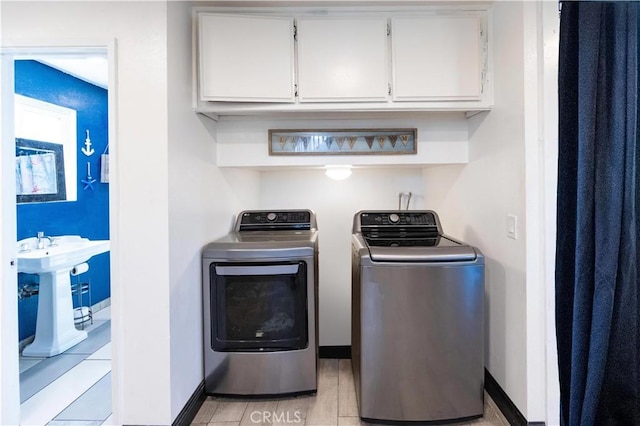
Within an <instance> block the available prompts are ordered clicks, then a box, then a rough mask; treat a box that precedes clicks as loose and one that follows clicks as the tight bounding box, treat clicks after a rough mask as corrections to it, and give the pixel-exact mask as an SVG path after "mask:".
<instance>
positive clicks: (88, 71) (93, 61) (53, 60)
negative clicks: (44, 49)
mask: <svg viewBox="0 0 640 426" xmlns="http://www.w3.org/2000/svg"><path fill="white" fill-rule="evenodd" d="M31 59H34V60H36V61H38V62H42V63H43V64H45V65H48V66H50V67H52V68H55V69H57V70H59V71H62V72H64V73H66V74H69V75H72V76H74V77H76V78H79V79H81V80H84V81H86V82H88V83H91V84H93V85H96V86H98V87H102V88H103V89H108V87H109V67H108V64H107V58H106V56H104V55H91V56H73V57H70V56H64V55H60V56H55V55H46V56H42V57H33V58H31Z"/></svg>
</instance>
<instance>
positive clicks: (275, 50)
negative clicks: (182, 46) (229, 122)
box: [198, 13, 295, 102]
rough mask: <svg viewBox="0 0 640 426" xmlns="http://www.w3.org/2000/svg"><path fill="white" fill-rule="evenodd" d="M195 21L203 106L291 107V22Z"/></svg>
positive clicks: (203, 17)
mask: <svg viewBox="0 0 640 426" xmlns="http://www.w3.org/2000/svg"><path fill="white" fill-rule="evenodd" d="M198 18H199V26H198V29H199V41H200V43H199V61H200V62H199V70H198V71H199V82H200V99H201V100H203V101H235V102H294V100H295V97H294V95H295V90H294V80H293V71H294V36H293V18H289V17H263V16H247V15H244V16H242V15H229V14H212V13H200V14H199V15H198Z"/></svg>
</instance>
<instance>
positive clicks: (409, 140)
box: [269, 129, 418, 155]
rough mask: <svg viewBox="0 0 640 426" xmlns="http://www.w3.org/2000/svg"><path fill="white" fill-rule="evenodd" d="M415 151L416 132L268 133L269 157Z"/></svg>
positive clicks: (270, 131) (272, 130) (414, 130)
mask: <svg viewBox="0 0 640 426" xmlns="http://www.w3.org/2000/svg"><path fill="white" fill-rule="evenodd" d="M397 141H400V142H401V143H396V142H397ZM299 142H300V143H299ZM334 142H335V143H334ZM345 142H347V143H345ZM417 152H418V130H417V129H346V130H297V129H270V130H269V155H363V154H367V155H372V154H373V155H387V154H416V153H417Z"/></svg>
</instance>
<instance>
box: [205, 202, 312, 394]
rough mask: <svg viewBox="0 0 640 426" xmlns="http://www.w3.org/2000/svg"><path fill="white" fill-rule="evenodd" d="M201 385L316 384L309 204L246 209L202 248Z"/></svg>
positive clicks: (280, 387) (252, 388)
mask: <svg viewBox="0 0 640 426" xmlns="http://www.w3.org/2000/svg"><path fill="white" fill-rule="evenodd" d="M202 268H203V269H202V276H203V303H204V309H203V313H204V315H203V317H204V368H205V389H206V392H207V393H208V394H212V395H263V396H268V395H285V394H301V393H313V392H316V390H317V368H318V337H317V336H318V331H317V328H318V306H317V301H318V232H317V225H316V218H315V214H314V213H313V212H312V211H311V210H287V211H284V210H281V211H244V212H241V213H240V214H239V215H238V217H237V219H236V223H235V226H234V230H233V232H231V233H230V234H228V235H227V236H225V237H223V238H221V239H219V240H216V241H214V242H212V243H210V244H208V245H207V246H206V247H205V249H204V251H203V255H202Z"/></svg>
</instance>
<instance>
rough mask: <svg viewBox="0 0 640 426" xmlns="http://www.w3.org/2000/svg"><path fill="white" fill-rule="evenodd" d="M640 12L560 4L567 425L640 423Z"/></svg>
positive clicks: (561, 324)
mask: <svg viewBox="0 0 640 426" xmlns="http://www.w3.org/2000/svg"><path fill="white" fill-rule="evenodd" d="M638 6H639V5H638V3H637V2H563V3H562V12H561V19H560V64H559V120H560V122H559V129H560V134H559V162H558V167H559V171H558V216H557V226H558V233H557V252H556V336H557V344H558V364H559V371H560V393H561V407H560V408H561V423H562V425H571V426H573V425H581V426H583V425H640V371H639V369H640V368H639V365H640V351H639V343H640V334H639V329H638V320H639V316H640V293H639V292H638V280H639V279H640V273H639V272H640V271H639V268H640V259H639V257H640V251H639V249H638V248H639V246H638V245H639V244H640V224H639V223H638V220H639V219H640V210H639V209H640V192H639V191H640V182H639V178H640V169H639V166H638V162H639V161H640V155H639V152H638V150H639V147H640V143H638V135H639V134H640V132H639V127H638V121H639V120H638V48H639V43H638V25H639V20H638Z"/></svg>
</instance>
